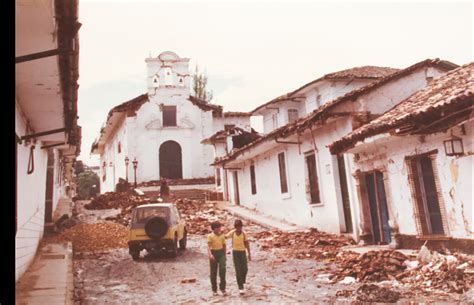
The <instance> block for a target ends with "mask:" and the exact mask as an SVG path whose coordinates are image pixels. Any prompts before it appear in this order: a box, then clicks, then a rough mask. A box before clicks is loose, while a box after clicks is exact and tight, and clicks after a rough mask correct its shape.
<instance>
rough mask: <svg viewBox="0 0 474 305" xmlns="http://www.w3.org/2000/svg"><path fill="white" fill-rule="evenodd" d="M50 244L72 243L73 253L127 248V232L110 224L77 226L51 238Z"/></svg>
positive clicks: (118, 225) (124, 228)
mask: <svg viewBox="0 0 474 305" xmlns="http://www.w3.org/2000/svg"><path fill="white" fill-rule="evenodd" d="M50 241H51V242H57V243H63V242H69V241H70V242H72V245H73V249H74V251H75V252H96V251H103V250H109V249H115V248H125V247H127V241H128V230H127V228H126V227H124V226H122V225H120V224H116V223H112V222H100V223H95V224H78V225H76V226H74V227H72V228H69V229H66V230H64V231H63V232H62V233H61V234H59V235H56V236H53V237H51V239H50Z"/></svg>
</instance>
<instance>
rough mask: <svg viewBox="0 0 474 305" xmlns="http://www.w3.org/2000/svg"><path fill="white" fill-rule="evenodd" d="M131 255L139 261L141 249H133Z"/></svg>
mask: <svg viewBox="0 0 474 305" xmlns="http://www.w3.org/2000/svg"><path fill="white" fill-rule="evenodd" d="M130 255H131V256H132V259H133V260H134V261H137V260H138V259H139V258H140V251H132V252H130Z"/></svg>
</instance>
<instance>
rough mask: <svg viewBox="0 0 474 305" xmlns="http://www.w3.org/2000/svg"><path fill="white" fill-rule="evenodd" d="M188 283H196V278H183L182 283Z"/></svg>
mask: <svg viewBox="0 0 474 305" xmlns="http://www.w3.org/2000/svg"><path fill="white" fill-rule="evenodd" d="M186 283H196V279H194V278H193V279H182V280H181V284H186Z"/></svg>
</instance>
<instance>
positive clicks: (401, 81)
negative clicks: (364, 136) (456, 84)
mask: <svg viewBox="0 0 474 305" xmlns="http://www.w3.org/2000/svg"><path fill="white" fill-rule="evenodd" d="M444 73H446V71H444V70H440V69H438V68H432V67H420V68H418V69H416V70H415V71H413V72H411V73H409V74H407V75H405V76H402V77H400V78H398V79H397V80H394V81H390V82H388V83H386V84H384V85H382V86H380V87H378V88H377V89H374V90H371V91H370V92H368V93H367V94H365V95H361V96H359V97H358V98H357V101H356V102H355V103H343V104H341V105H340V106H336V107H335V108H334V110H333V111H335V112H337V111H370V112H372V113H378V114H382V113H384V112H386V111H387V110H389V109H391V108H392V107H393V106H395V105H397V104H398V103H399V102H400V101H402V100H404V99H406V98H408V97H409V96H410V95H412V94H413V93H414V92H416V91H418V90H420V89H422V88H424V87H425V86H426V84H427V79H426V78H427V77H428V76H432V77H435V78H436V77H439V76H440V75H442V74H444Z"/></svg>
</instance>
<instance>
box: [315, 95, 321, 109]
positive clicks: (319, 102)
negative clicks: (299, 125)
mask: <svg viewBox="0 0 474 305" xmlns="http://www.w3.org/2000/svg"><path fill="white" fill-rule="evenodd" d="M319 106H321V94H317V95H316V107H319Z"/></svg>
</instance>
